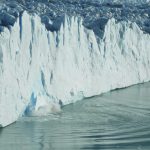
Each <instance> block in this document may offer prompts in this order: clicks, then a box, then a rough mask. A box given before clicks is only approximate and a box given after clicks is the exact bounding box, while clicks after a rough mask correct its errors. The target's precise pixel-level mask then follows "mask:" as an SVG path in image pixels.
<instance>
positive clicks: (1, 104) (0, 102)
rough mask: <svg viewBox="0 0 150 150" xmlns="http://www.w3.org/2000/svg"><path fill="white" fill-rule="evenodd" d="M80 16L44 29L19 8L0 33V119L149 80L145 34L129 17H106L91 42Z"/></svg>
mask: <svg viewBox="0 0 150 150" xmlns="http://www.w3.org/2000/svg"><path fill="white" fill-rule="evenodd" d="M82 24H83V22H82V19H80V18H77V17H72V18H70V17H67V16H66V17H65V19H64V23H63V24H61V26H60V30H59V31H58V32H50V31H47V29H46V28H45V25H43V24H41V19H40V17H38V16H37V15H34V16H33V15H32V16H30V15H28V13H27V12H25V13H24V14H23V15H22V16H21V18H18V19H17V22H16V23H15V24H14V26H13V28H12V29H11V30H8V29H7V28H4V32H2V33H1V35H0V54H1V57H0V58H1V61H0V89H1V90H0V124H1V125H2V126H6V125H8V124H10V123H12V122H14V121H16V120H17V119H18V117H20V116H22V115H24V114H25V115H46V114H48V113H51V112H54V113H55V112H59V111H60V107H61V105H66V104H69V103H73V102H75V101H77V100H81V99H83V98H85V97H91V96H94V95H99V94H101V93H104V92H107V91H110V90H113V89H116V88H123V87H128V86H130V85H133V84H138V83H143V82H147V81H149V80H150V51H149V47H150V43H149V41H150V36H149V35H148V34H144V33H143V31H141V30H140V28H139V27H138V26H137V25H136V23H131V22H129V21H128V22H124V21H122V22H119V23H118V22H117V21H115V19H111V20H109V21H108V23H107V25H106V26H105V29H104V36H103V38H102V39H101V40H100V41H99V43H98V42H97V39H96V36H95V34H94V32H93V31H92V30H88V29H86V28H85V27H84V26H83V25H82Z"/></svg>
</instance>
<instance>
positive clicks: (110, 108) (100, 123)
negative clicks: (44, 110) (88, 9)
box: [0, 83, 150, 150]
mask: <svg viewBox="0 0 150 150" xmlns="http://www.w3.org/2000/svg"><path fill="white" fill-rule="evenodd" d="M78 149H83V150H84V149H85V150H94V149H100V150H101V149H106V150H150V83H146V84H141V85H136V86H133V87H130V88H127V89H122V90H116V91H112V92H109V93H107V94H103V95H101V96H98V97H93V98H89V99H86V100H83V101H80V102H77V103H75V104H71V105H68V106H66V107H64V108H63V110H62V112H61V113H60V114H57V115H50V116H47V117H42V118H40V117H29V118H28V117H26V118H22V119H20V120H19V121H18V122H16V123H14V124H12V125H11V126H8V127H7V128H4V129H0V150H78Z"/></svg>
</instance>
